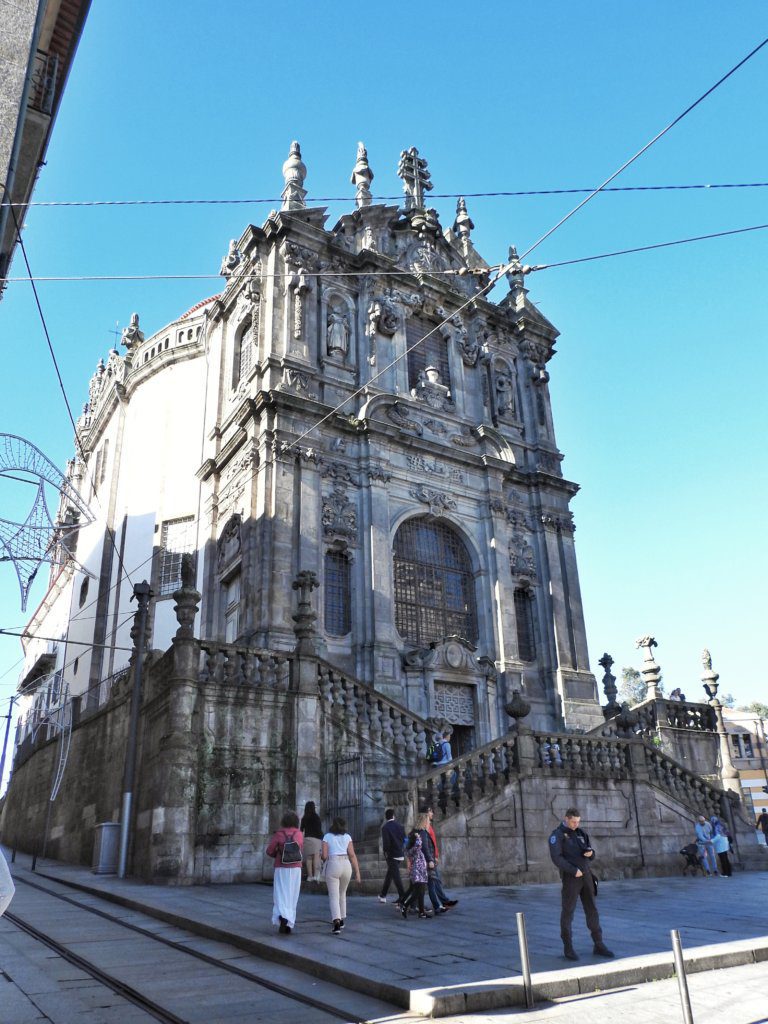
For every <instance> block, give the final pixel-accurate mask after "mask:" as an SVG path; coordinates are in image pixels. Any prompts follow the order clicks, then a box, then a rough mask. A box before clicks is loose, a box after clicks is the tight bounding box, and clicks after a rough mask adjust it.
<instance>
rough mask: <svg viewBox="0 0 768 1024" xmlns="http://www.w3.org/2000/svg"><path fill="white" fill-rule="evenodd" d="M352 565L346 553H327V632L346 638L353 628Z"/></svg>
mask: <svg viewBox="0 0 768 1024" xmlns="http://www.w3.org/2000/svg"><path fill="white" fill-rule="evenodd" d="M350 590H351V588H350V564H349V558H348V557H347V555H346V553H345V552H344V551H333V550H331V551H326V553H325V631H326V633H328V634H330V636H346V635H347V633H348V632H349V631H350V629H351V628H352V614H351V613H352V607H351V605H352V602H351V599H350V598H351V595H350Z"/></svg>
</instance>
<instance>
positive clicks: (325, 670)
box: [318, 661, 430, 768]
mask: <svg viewBox="0 0 768 1024" xmlns="http://www.w3.org/2000/svg"><path fill="white" fill-rule="evenodd" d="M318 686H319V691H320V696H321V698H322V701H323V706H324V708H325V709H326V710H327V711H328V712H330V714H331V716H332V717H333V718H334V720H335V721H336V722H337V723H338V724H340V725H341V726H343V728H344V729H345V730H346V731H347V733H348V734H351V735H354V736H356V737H358V738H359V741H360V743H361V746H362V752H365V751H366V749H367V750H369V751H371V752H373V751H376V752H378V753H382V752H386V753H387V754H388V755H389V757H390V758H392V757H393V758H394V760H395V762H396V763H398V764H400V765H405V766H408V767H410V768H413V767H414V766H420V765H421V764H422V763H423V762H424V760H425V759H426V756H427V735H428V733H429V731H430V729H429V725H428V724H427V722H425V721H424V719H423V718H419V716H418V715H415V714H413V712H412V711H408V709H407V708H404V707H402V706H401V705H400V704H397V703H396V702H395V701H393V700H390V699H389V698H388V697H385V696H383V695H382V694H381V693H379V692H377V691H376V690H374V689H372V687H370V686H366V685H365V684H364V683H360V682H358V681H357V680H354V679H348V678H347V677H346V676H344V675H343V674H342V673H341V672H339V670H338V669H336V668H334V667H333V666H332V665H329V664H328V663H327V662H323V661H321V662H320V663H319V666H318Z"/></svg>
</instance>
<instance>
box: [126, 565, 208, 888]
mask: <svg viewBox="0 0 768 1024" xmlns="http://www.w3.org/2000/svg"><path fill="white" fill-rule="evenodd" d="M181 581H182V582H181V587H180V588H179V589H178V590H177V591H175V593H174V595H173V597H174V600H175V601H176V605H175V607H174V611H175V612H176V618H177V621H178V623H179V628H178V629H177V630H176V635H175V636H174V638H173V641H172V650H173V668H172V670H171V674H170V678H169V679H168V689H167V696H166V701H167V704H166V715H167V719H166V723H167V724H166V727H165V729H164V730H163V732H164V735H163V737H162V740H161V742H160V744H159V746H158V748H157V749H156V750H154V751H147V752H146V756H143V757H142V758H141V760H140V765H141V768H140V770H141V772H142V776H143V784H142V786H141V787H140V788H139V792H142V791H143V794H144V795H142V797H141V803H142V804H143V805H144V806H147V805H149V806H154V807H155V809H156V813H157V812H158V811H159V812H160V813H159V814H157V817H158V819H159V821H160V822H162V825H161V828H160V830H159V831H154V832H153V834H152V842H151V843H150V844H148V846H147V849H146V856H147V870H148V873H149V875H150V877H152V878H160V877H163V878H173V879H175V880H176V881H191V880H192V879H193V877H194V862H195V835H196V832H197V808H196V804H195V799H194V793H195V790H196V786H197V782H198V778H197V773H198V749H199V731H200V722H199V714H197V713H196V712H197V705H198V697H199V695H200V692H201V690H200V681H199V671H200V643H199V641H198V640H196V639H195V637H194V633H193V627H194V621H195V615H196V613H197V607H198V604H199V603H200V594H199V593H198V591H197V590H196V589H195V586H194V560H193V557H192V555H187V554H185V555H183V556H182V562H181ZM190 794H192V795H190Z"/></svg>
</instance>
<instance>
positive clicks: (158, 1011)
mask: <svg viewBox="0 0 768 1024" xmlns="http://www.w3.org/2000/svg"><path fill="white" fill-rule="evenodd" d="M14 882H15V883H17V884H21V885H24V886H28V887H29V888H31V889H36V890H38V891H39V892H41V893H44V894H45V895H46V896H50V897H53V898H54V899H57V900H60V901H61V902H63V903H67V904H69V905H71V906H73V907H76V908H77V909H78V910H81V911H84V912H86V913H89V914H93V915H95V916H97V917H100V918H102V919H103V920H106V921H109V922H110V923H111V924H114V925H119V926H120V927H121V928H125V929H128V930H129V931H131V932H134V933H136V934H138V935H141V936H142V937H143V938H146V939H150V940H152V941H153V942H156V943H160V944H161V945H163V946H166V947H168V948H170V949H173V950H175V951H176V952H179V953H183V954H184V955H185V956H189V957H191V958H194V959H195V960H198V961H201V962H203V963H205V964H207V965H208V966H210V967H214V968H216V969H217V970H221V971H224V972H226V973H227V974H231V975H234V976H236V977H239V978H242V979H244V980H245V981H248V982H250V983H252V984H253V985H256V986H258V987H261V988H264V989H266V990H268V991H269V992H273V993H275V994H277V995H281V996H284V997H285V998H286V999H289V1000H290V1001H292V1002H294V1003H300V1004H303V1005H304V1006H307V1007H310V1008H311V1009H314V1010H321V1011H322V1012H323V1013H326V1014H327V1015H328V1016H331V1017H335V1018H336V1019H337V1020H343V1021H345V1022H347V1024H371V1022H370V1021H369V1020H368V1019H367V1018H365V1017H360V1016H358V1015H356V1014H355V1013H351V1012H349V1011H346V1010H344V1009H342V1008H341V1007H339V1006H334V1005H333V1004H331V1003H326V1002H323V1001H322V1000H320V999H315V998H314V997H312V996H309V995H305V994H303V993H299V992H296V991H294V990H293V989H290V988H287V987H286V986H285V985H281V984H280V983H279V982H276V981H271V980H270V979H268V978H263V977H261V976H259V975H258V974H255V973H253V972H252V971H248V970H245V969H243V968H242V967H237V966H236V965H234V964H231V963H228V962H226V961H223V960H219V959H218V958H217V957H215V956H211V955H210V954H209V953H204V952H203V951H202V950H199V949H194V948H192V947H190V946H188V945H185V944H184V943H182V942H177V941H175V940H174V939H169V938H167V937H166V936H163V935H158V934H156V932H154V931H152V930H151V929H149V928H142V927H141V925H138V924H135V923H132V922H130V921H124V920H121V919H120V918H119V917H115V916H114V915H113V914H110V913H108V912H107V911H105V910H102V909H100V908H99V907H92V906H88V904H86V903H83V902H81V901H80V900H77V899H74V898H73V897H71V896H67V895H66V894H65V893H61V892H56V891H55V890H53V889H49V888H48V887H47V886H45V885H41V884H40V883H39V882H33V881H31V880H30V879H28V878H23V877H21V876H19V875H14ZM54 884H66V883H59V882H58V881H54ZM88 895H92V894H88ZM94 898H97V899H98V898H99V897H98V896H96V897H94ZM134 913H136V911H134ZM138 913H141V912H140V911H138ZM4 916H5V918H6V919H7V920H9V921H10V922H11V923H12V924H14V925H15V926H16V927H17V928H19V929H20V930H21V931H23V932H25V933H26V934H28V935H29V936H31V937H33V938H35V939H37V940H38V941H39V942H41V943H43V944H45V945H46V946H48V947H49V948H50V949H51V950H53V951H54V952H56V953H57V954H58V955H59V956H61V957H62V959H64V960H67V961H68V962H69V963H71V964H72V965H73V966H75V967H78V968H79V969H80V970H82V971H84V972H85V973H87V974H89V975H90V976H91V977H92V978H94V979H95V980H96V981H98V982H100V983H101V984H103V985H105V986H106V987H107V988H110V989H112V991H113V992H115V993H116V994H118V995H120V996H122V997H123V998H125V999H126V1000H128V1001H129V1002H131V1003H134V1005H136V1006H139V1007H141V1009H143V1010H145V1011H146V1012H147V1013H149V1014H151V1015H152V1016H153V1017H155V1019H156V1020H159V1021H163V1022H165V1024H186V1021H185V1020H184V1018H182V1017H179V1016H177V1015H175V1014H174V1013H173V1012H172V1011H170V1010H168V1009H167V1008H165V1007H163V1006H161V1005H160V1004H158V1003H156V1002H155V1001H154V1000H152V999H150V998H149V997H148V996H146V995H144V993H142V992H140V991H139V990H137V989H135V988H133V987H132V986H131V985H128V984H126V983H125V982H123V981H121V980H120V979H119V978H116V977H114V975H111V974H109V973H108V972H106V971H104V970H102V969H101V968H100V967H98V965H96V964H94V963H92V962H91V961H89V960H87V959H86V958H84V957H82V956H80V954H78V953H75V952H74V951H73V950H71V949H69V947H67V946H66V945H65V944H63V943H61V942H59V941H58V940H57V939H54V938H53V937H52V936H51V935H48V934H47V933H45V932H43V931H41V930H40V929H39V928H36V927H35V926H34V925H32V924H31V923H30V922H28V921H25V920H24V919H23V918H20V917H19V916H18V915H17V914H15V913H10V912H9V911H6V913H5V915H4ZM179 930H180V931H184V930H185V929H183V928H181V927H180V928H179ZM216 941H221V940H216ZM222 944H224V943H222ZM249 955H251V956H252V957H253V958H254V959H257V960H258V959H259V957H258V955H257V954H249ZM268 962H269V961H264V963H268ZM393 1010H396V1008H395V1007H393ZM399 1012H401V1013H402V1011H401V1010H400V1011H399ZM408 1016H410V1015H408Z"/></svg>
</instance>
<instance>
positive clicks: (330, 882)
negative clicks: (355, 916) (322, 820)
mask: <svg viewBox="0 0 768 1024" xmlns="http://www.w3.org/2000/svg"><path fill="white" fill-rule="evenodd" d="M320 856H321V857H322V858H323V862H324V863H325V884H326V885H327V886H328V899H329V901H330V904H331V920H332V922H333V925H332V928H331V930H332V931H333V934H334V935H340V934H341V932H342V929H343V928H344V925H345V923H346V918H347V888H348V886H349V882H350V879H351V878H352V870H353V869H354V872H355V881H356V882H359V881H360V865H359V864H358V863H357V855H356V854H355V846H354V843H353V842H352V836H351V835H350V834H349V832H347V823H346V821H345V820H344V819H343V818H334V819H333V821H332V822H331V827H330V829H329V831H328V832H326V833H325V835H324V836H323V848H322V853H321V854H320Z"/></svg>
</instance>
